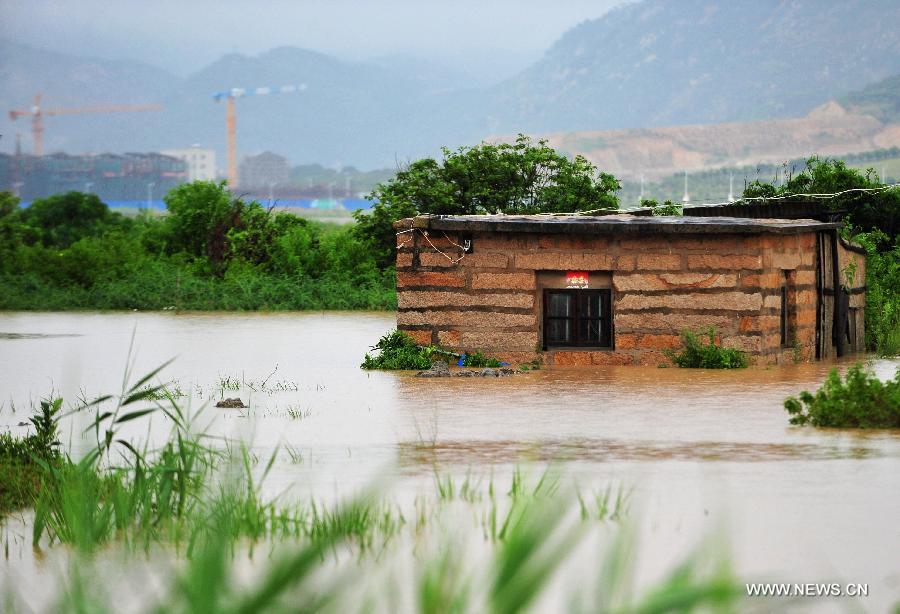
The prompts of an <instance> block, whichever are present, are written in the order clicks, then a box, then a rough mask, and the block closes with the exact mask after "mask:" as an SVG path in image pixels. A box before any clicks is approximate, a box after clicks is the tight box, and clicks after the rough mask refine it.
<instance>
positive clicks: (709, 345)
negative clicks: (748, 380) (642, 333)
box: [664, 327, 747, 369]
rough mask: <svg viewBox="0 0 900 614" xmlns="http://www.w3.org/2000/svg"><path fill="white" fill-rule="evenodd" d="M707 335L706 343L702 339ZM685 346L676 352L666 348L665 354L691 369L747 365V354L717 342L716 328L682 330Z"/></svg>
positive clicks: (729, 367) (738, 367)
mask: <svg viewBox="0 0 900 614" xmlns="http://www.w3.org/2000/svg"><path fill="white" fill-rule="evenodd" d="M703 337H706V343H703V341H702V340H701V339H702V338H703ZM681 340H682V342H683V343H684V348H683V349H682V350H681V351H679V352H676V351H674V350H665V351H664V352H665V355H666V356H667V357H668V358H669V360H671V361H672V362H674V363H675V364H676V365H678V366H679V367H685V368H689V369H742V368H744V367H746V366H747V356H746V354H744V353H743V352H741V351H739V350H735V349H732V348H724V347H722V346H721V345H718V344H717V343H716V329H715V328H712V327H710V328H708V329H706V330H705V331H700V332H696V333H695V332H693V331H690V330H683V331H681Z"/></svg>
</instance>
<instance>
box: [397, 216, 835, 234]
mask: <svg viewBox="0 0 900 614" xmlns="http://www.w3.org/2000/svg"><path fill="white" fill-rule="evenodd" d="M840 227H841V223H840V222H820V221H817V220H812V219H801V220H786V219H761V218H737V217H734V218H730V217H693V216H684V217H683V216H658V217H646V216H634V215H628V214H622V215H605V216H587V215H571V216H552V215H546V216H544V215H417V216H416V217H412V218H405V219H402V220H398V221H397V222H394V228H395V229H397V230H398V231H402V230H410V229H413V228H418V229H421V230H443V231H451V232H511V233H515V232H518V233H538V234H763V233H771V234H782V235H785V234H800V233H806V232H818V231H824V230H833V229H836V228H840Z"/></svg>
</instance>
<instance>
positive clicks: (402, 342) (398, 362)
mask: <svg viewBox="0 0 900 614" xmlns="http://www.w3.org/2000/svg"><path fill="white" fill-rule="evenodd" d="M372 349H373V350H378V354H375V355H374V356H373V355H371V354H369V353H368V352H367V353H366V355H365V358H364V359H363V363H362V365H360V366H361V367H362V368H363V369H366V370H372V369H385V370H395V369H396V370H404V369H427V368H429V367H430V366H431V356H432V354H434V353H435V351H436V350H437V348H435V347H434V346H424V347H423V346H420V345H417V344H416V342H415V341H414V340H413V338H412V337H410V336H409V335H407V334H406V333H404V332H403V331H401V330H395V331H393V332H390V333H388V334H386V335H384V336H383V337H382V338H381V339H379V340H378V343H376V344H375V345H374V346H373V347H372Z"/></svg>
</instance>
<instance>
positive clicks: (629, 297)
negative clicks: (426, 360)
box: [395, 215, 865, 365]
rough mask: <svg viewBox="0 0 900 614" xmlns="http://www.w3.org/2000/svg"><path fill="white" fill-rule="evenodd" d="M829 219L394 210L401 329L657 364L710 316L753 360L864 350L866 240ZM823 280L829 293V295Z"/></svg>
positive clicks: (518, 351) (569, 358)
mask: <svg viewBox="0 0 900 614" xmlns="http://www.w3.org/2000/svg"><path fill="white" fill-rule="evenodd" d="M838 227H839V224H837V223H831V222H822V221H816V220H811V219H801V220H784V219H777V220H776V219H748V218H730V217H638V216H632V215H609V216H602V217H595V216H564V217H563V216H560V217H552V216H503V215H497V216H429V215H422V216H418V217H415V218H408V219H404V220H400V221H399V222H397V223H396V224H395V228H396V229H397V231H398V235H397V245H398V254H397V304H398V313H397V325H398V328H400V329H401V330H404V331H406V332H407V333H409V334H410V335H411V336H412V337H413V338H414V339H415V340H416V341H417V342H418V343H421V344H427V343H437V344H440V345H442V346H445V347H449V348H452V349H454V350H457V351H475V350H480V351H483V352H488V353H491V354H493V355H498V356H501V357H503V358H504V359H506V360H509V361H510V362H523V361H528V360H532V359H534V358H536V357H537V356H538V355H541V356H542V357H543V359H544V361H545V362H546V363H547V364H555V365H626V364H635V365H637V364H641V365H645V364H657V363H660V362H664V361H666V360H667V359H666V357H665V355H664V354H663V350H665V349H668V348H673V349H675V348H679V347H680V346H681V340H680V332H681V331H682V330H683V329H685V328H689V329H700V328H705V327H709V326H713V327H715V328H716V330H717V332H718V335H719V337H720V340H721V342H722V344H723V345H725V346H726V347H734V348H738V349H740V350H742V351H744V352H747V353H748V355H749V356H750V359H751V362H753V363H756V364H774V363H786V362H792V361H796V360H813V359H817V358H823V357H829V356H839V355H842V354H844V353H845V352H848V351H857V350H861V349H862V348H863V347H864V330H865V329H864V322H863V306H864V302H865V290H864V279H865V252H864V251H863V250H861V249H860V248H858V247H856V246H853V245H850V244H847V243H845V242H844V241H842V240H841V239H840V238H839V237H838V234H837V228H838ZM835 288H836V289H837V292H835Z"/></svg>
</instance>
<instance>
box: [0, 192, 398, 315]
mask: <svg viewBox="0 0 900 614" xmlns="http://www.w3.org/2000/svg"><path fill="white" fill-rule="evenodd" d="M165 198H166V204H167V207H168V214H167V215H165V216H158V215H152V214H149V213H142V214H139V215H137V216H133V217H125V216H123V215H121V214H119V213H116V212H113V211H110V210H109V208H108V207H107V206H106V205H105V204H104V203H102V202H101V201H100V200H99V199H98V198H97V197H96V196H95V195H91V194H81V193H77V192H70V193H68V194H60V195H57V196H53V197H50V198H47V199H42V200H37V201H35V202H34V203H32V204H31V205H30V206H29V207H28V208H26V209H21V208H19V207H18V201H17V199H15V198H13V197H12V196H11V195H9V194H4V193H0V287H2V288H3V292H0V309H9V310H13V309H14V310H67V309H142V310H157V309H167V308H175V309H186V310H304V309H394V308H395V307H396V296H395V292H394V273H393V268H391V267H389V268H387V269H384V270H382V269H380V268H379V267H378V266H376V263H375V260H374V257H373V256H371V252H372V250H371V248H370V246H369V245H368V244H367V243H366V241H365V240H363V239H361V238H360V237H359V236H358V235H357V233H356V232H355V231H354V226H353V225H352V224H350V225H343V226H338V225H335V224H327V223H320V222H313V221H309V220H305V219H302V218H299V217H297V216H295V215H293V214H290V213H285V212H275V211H273V210H268V209H264V208H263V207H262V206H261V205H259V203H256V202H245V201H243V200H242V199H241V198H239V197H236V196H233V195H232V194H231V193H230V192H228V190H227V189H226V188H225V187H224V185H222V184H215V183H209V182H197V183H193V184H185V185H182V186H179V187H178V188H175V189H174V190H172V191H171V192H170V193H169V194H167V195H166V197H165Z"/></svg>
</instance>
